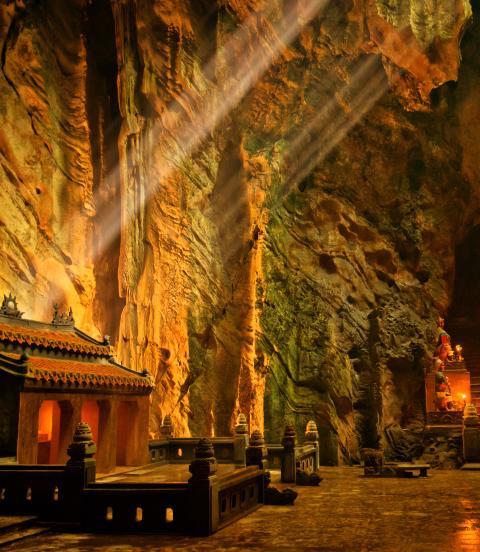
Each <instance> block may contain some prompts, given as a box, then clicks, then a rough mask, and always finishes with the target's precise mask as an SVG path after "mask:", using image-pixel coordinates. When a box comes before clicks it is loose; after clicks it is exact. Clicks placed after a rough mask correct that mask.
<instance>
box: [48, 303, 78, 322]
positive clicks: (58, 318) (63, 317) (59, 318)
mask: <svg viewBox="0 0 480 552" xmlns="http://www.w3.org/2000/svg"><path fill="white" fill-rule="evenodd" d="M52 324H60V325H63V326H71V325H73V324H75V320H74V318H73V310H72V307H70V308H69V309H68V313H65V312H62V313H61V312H60V311H59V308H58V304H57V303H55V304H54V305H53V318H52Z"/></svg>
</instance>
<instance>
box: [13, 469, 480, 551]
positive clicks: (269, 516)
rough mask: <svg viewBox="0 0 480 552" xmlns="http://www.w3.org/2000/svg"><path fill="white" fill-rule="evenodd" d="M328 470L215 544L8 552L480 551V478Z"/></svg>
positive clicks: (123, 540) (87, 543) (53, 538)
mask: <svg viewBox="0 0 480 552" xmlns="http://www.w3.org/2000/svg"><path fill="white" fill-rule="evenodd" d="M361 474H362V470H361V469H359V468H348V467H346V468H322V469H321V475H322V476H323V477H324V480H323V481H322V483H321V484H320V486H319V487H296V490H297V491H298V493H299V496H298V498H297V500H296V503H295V505H294V506H282V507H278V506H275V507H274V506H264V507H263V508H261V509H259V510H257V511H255V512H254V513H252V514H250V515H248V516H247V517H245V518H242V519H240V520H239V521H237V522H235V523H233V524H231V525H229V526H227V527H225V528H224V529H222V530H221V531H218V532H217V533H215V534H214V535H211V536H210V537H204V538H203V537H201V538H196V537H195V538H194V537H184V536H174V535H112V534H95V535H90V534H77V535H72V534H60V533H57V534H55V533H50V534H46V535H42V537H41V538H36V537H34V538H31V539H28V540H26V541H23V542H21V543H18V544H16V545H15V544H14V545H10V546H8V547H7V548H4V549H3V550H4V551H5V552H10V551H14V550H18V551H20V550H22V551H23V552H47V551H52V550H72V551H76V552H89V551H100V550H101V551H112V552H113V551H121V552H167V551H168V552H170V551H172V550H175V551H178V550H185V551H188V552H206V551H214V550H228V551H232V552H241V551H245V550H249V551H250V552H253V551H255V552H256V551H258V552H259V551H267V552H269V551H272V552H274V551H275V552H282V551H286V550H292V551H299V552H302V551H310V552H313V551H316V552H363V551H365V552H426V551H429V550H438V551H441V552H478V551H479V550H480V472H474V471H472V472H463V471H460V470H451V471H450V470H448V471H447V470H445V471H440V470H432V471H431V477H428V478H423V479H422V478H419V479H415V478H412V479H400V478H392V479H369V478H364V477H361Z"/></svg>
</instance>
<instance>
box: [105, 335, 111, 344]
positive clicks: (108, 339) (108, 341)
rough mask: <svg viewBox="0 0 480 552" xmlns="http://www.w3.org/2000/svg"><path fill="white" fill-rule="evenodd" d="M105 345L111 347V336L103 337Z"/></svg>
mask: <svg viewBox="0 0 480 552" xmlns="http://www.w3.org/2000/svg"><path fill="white" fill-rule="evenodd" d="M103 344H104V345H110V336H109V335H104V336H103Z"/></svg>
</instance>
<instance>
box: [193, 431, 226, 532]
mask: <svg viewBox="0 0 480 552" xmlns="http://www.w3.org/2000/svg"><path fill="white" fill-rule="evenodd" d="M188 470H189V471H190V473H191V474H192V477H190V479H189V480H188V505H187V507H188V516H189V518H190V519H189V530H190V531H191V533H192V534H194V535H210V534H211V533H213V532H214V531H215V530H216V529H217V527H218V520H219V512H218V480H217V476H216V475H215V474H216V472H217V460H216V459H215V455H214V450H213V444H212V442H211V441H210V439H200V441H199V442H198V445H197V446H196V447H195V458H194V459H193V460H192V462H191V464H190V466H189V468H188Z"/></svg>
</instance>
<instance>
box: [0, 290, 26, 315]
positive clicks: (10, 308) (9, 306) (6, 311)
mask: <svg viewBox="0 0 480 552" xmlns="http://www.w3.org/2000/svg"><path fill="white" fill-rule="evenodd" d="M0 314H3V315H4V316H12V317H14V318H22V316H23V314H24V313H23V312H20V311H19V310H18V306H17V297H16V295H12V293H11V292H10V293H9V294H8V297H7V296H6V295H5V294H4V295H3V302H2V306H1V307H0Z"/></svg>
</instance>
